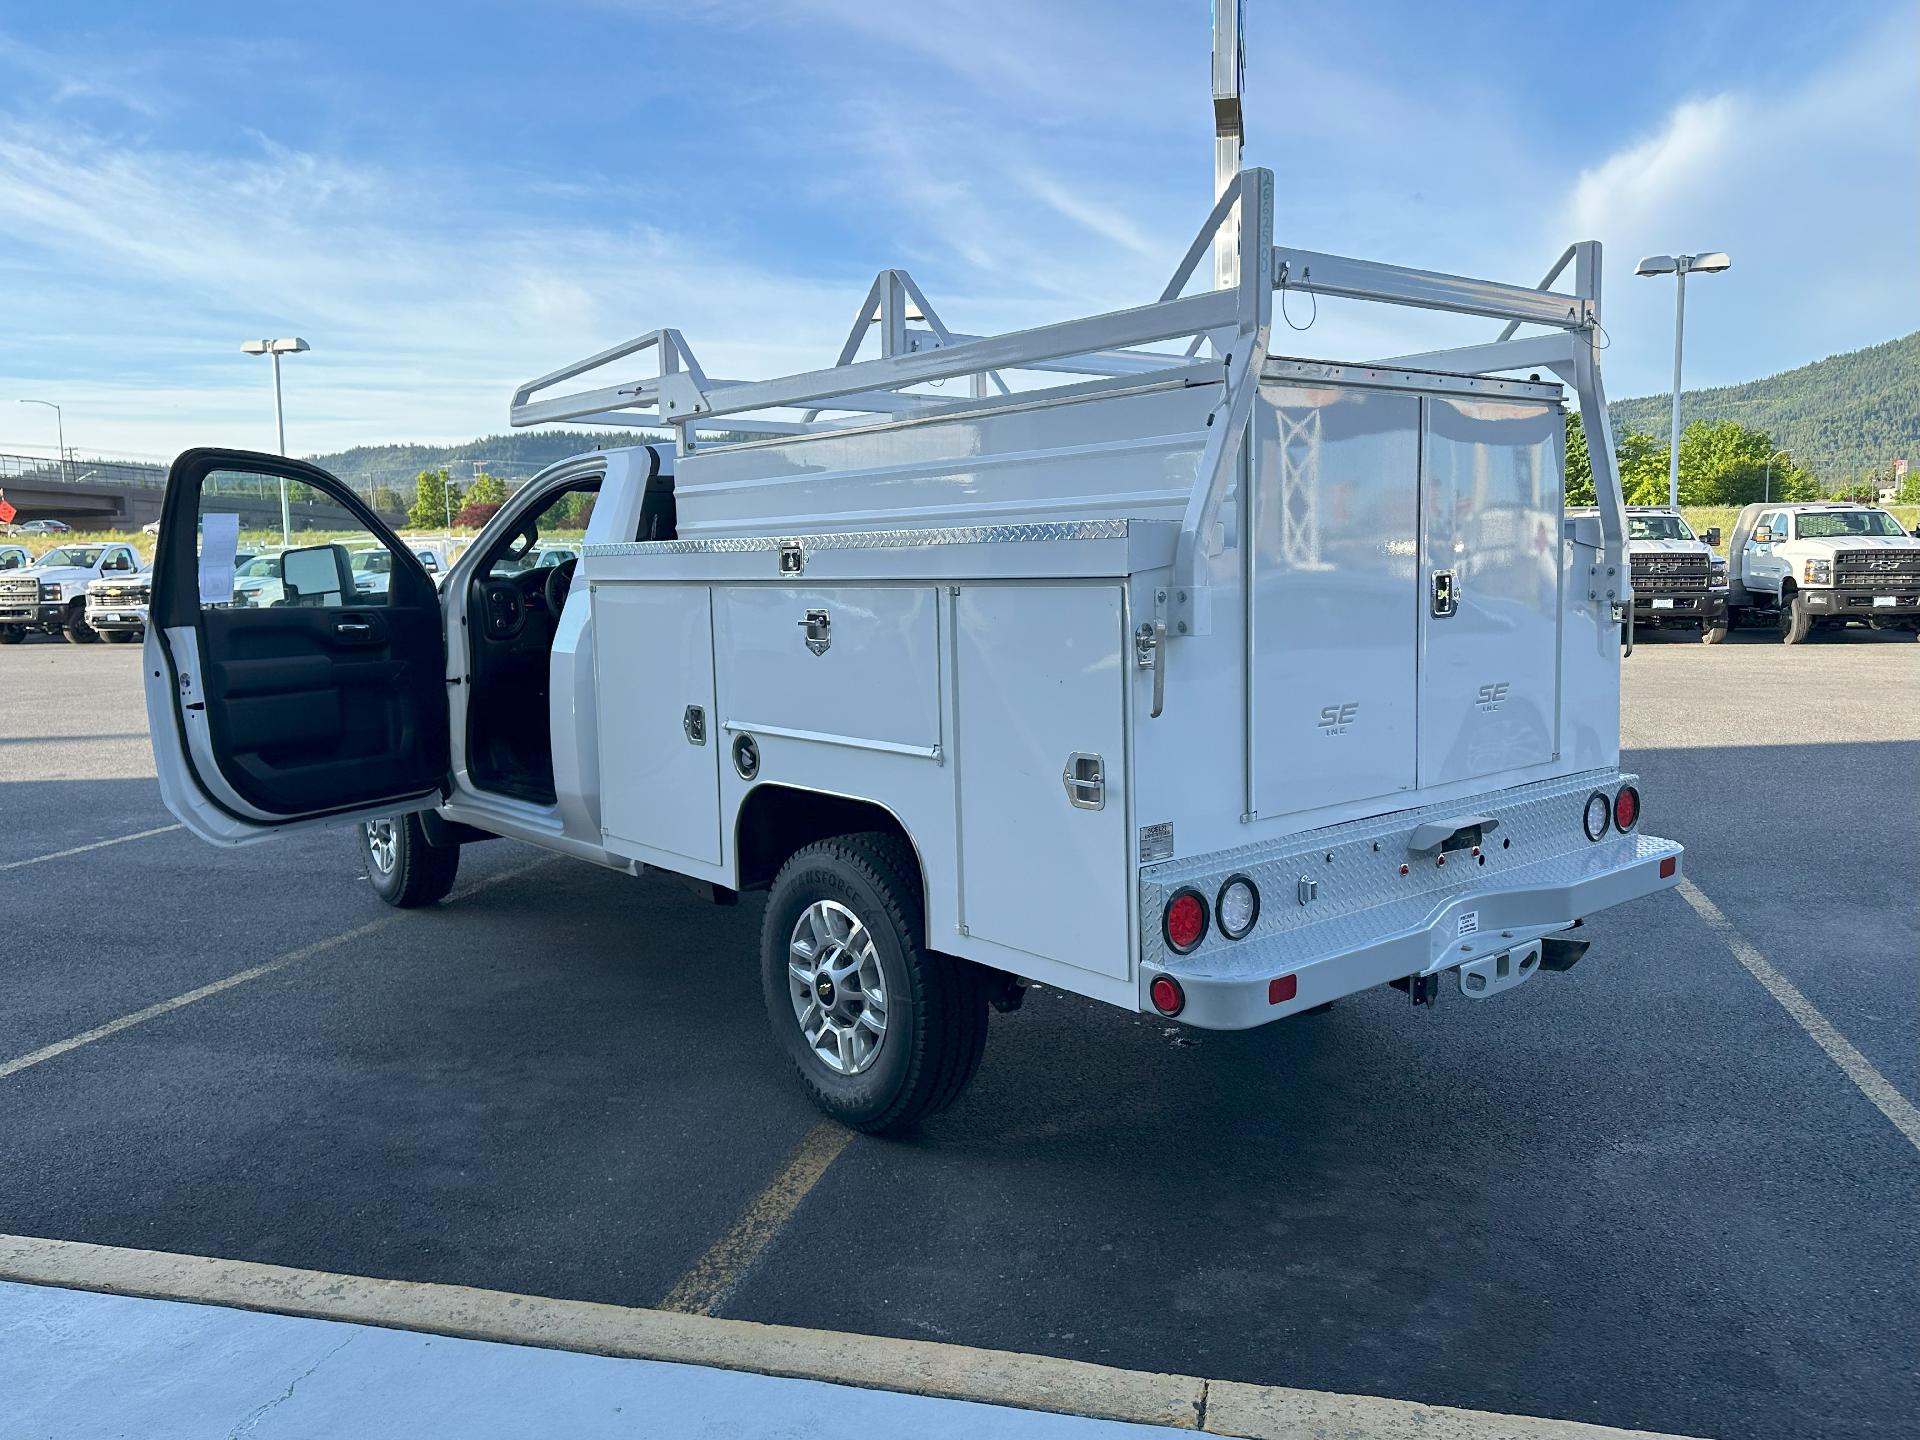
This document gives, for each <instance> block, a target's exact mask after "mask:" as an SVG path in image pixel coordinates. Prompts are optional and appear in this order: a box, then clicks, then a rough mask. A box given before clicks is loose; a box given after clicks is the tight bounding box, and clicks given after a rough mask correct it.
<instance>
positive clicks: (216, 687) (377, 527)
mask: <svg viewBox="0 0 1920 1440" xmlns="http://www.w3.org/2000/svg"><path fill="white" fill-rule="evenodd" d="M160 533H161V539H160V544H159V547H158V553H157V554H156V557H155V564H154V582H153V613H154V614H155V615H156V616H157V617H158V622H157V624H156V625H155V626H154V627H153V630H154V634H155V647H154V648H156V649H157V650H158V651H159V653H160V657H161V658H162V659H163V660H164V661H165V662H166V663H165V664H164V665H161V666H149V667H148V669H149V674H148V677H147V684H148V687H149V691H150V694H149V713H150V715H156V716H164V717H168V723H167V724H166V726H165V727H164V728H165V731H166V733H164V734H163V733H162V730H161V729H160V728H156V730H155V733H154V747H155V757H156V761H157V762H158V763H159V764H161V765H162V766H163V767H173V768H176V769H183V770H184V771H185V772H190V773H183V774H181V775H178V776H175V777H173V778H174V779H176V780H179V781H188V782H190V783H186V784H178V783H176V784H172V785H167V784H164V783H163V788H165V789H167V791H168V794H169V801H168V803H169V805H170V806H171V807H173V808H174V809H175V813H176V814H180V815H181V818H182V819H183V820H187V821H188V823H189V825H190V826H191V827H192V828H194V829H195V830H196V831H197V832H199V833H202V834H204V835H206V837H207V838H210V839H218V840H221V841H228V842H230V841H233V840H236V839H244V838H248V836H247V833H246V832H247V831H249V830H258V831H260V832H262V833H265V832H270V831H279V830H284V829H287V828H292V827H290V826H289V825H288V823H287V822H289V821H306V820H313V821H320V820H324V819H337V818H340V817H342V816H343V815H347V814H350V813H359V812H360V811H362V810H364V809H367V808H368V807H373V806H382V807H386V808H387V809H388V810H389V811H391V810H400V809H408V808H413V809H418V808H421V805H422V802H423V801H424V802H425V803H431V802H432V801H433V800H434V799H435V798H437V792H438V790H439V788H440V786H441V784H442V783H443V781H444V780H445V777H446V773H447V707H446V693H445V691H446V681H445V652H444V648H443V630H442V624H441V611H440V602H439V596H438V593H437V592H436V591H435V589H434V586H433V582H432V580H431V579H430V578H429V577H428V576H427V573H426V571H425V570H424V569H423V568H422V567H421V566H420V563H419V561H418V560H416V559H415V558H414V557H413V556H412V554H410V553H409V552H408V551H407V550H406V548H405V547H404V546H402V545H401V544H400V543H399V541H398V540H397V539H395V538H394V536H393V535H392V533H391V532H390V531H388V530H387V529H386V527H385V526H383V525H382V524H381V523H380V521H379V520H378V519H377V518H376V517H375V516H374V515H373V514H372V513H371V512H370V511H368V510H366V508H365V507H364V506H362V505H361V504H360V502H359V501H358V500H357V499H356V498H355V497H354V496H353V494H352V492H351V491H350V490H349V489H348V488H347V487H346V486H344V485H342V484H341V483H340V482H339V481H337V480H335V479H333V477H331V476H329V475H327V474H326V473H325V472H324V471H321V470H317V469H315V468H314V467H312V466H309V465H302V464H300V463H299V462H297V461H289V460H285V459H283V458H281V457H279V456H265V455H255V454H250V453H247V452H241V451H189V452H188V453H187V454H185V455H183V456H181V458H180V459H179V460H178V461H177V462H175V465H174V468H173V472H172V474H171V475H170V477H169V480H168V488H167V497H166V501H165V508H164V510H163V514H162V525H161V532H160ZM250 542H251V543H250ZM236 552H237V554H236ZM249 555H251V558H248V557H249ZM236 560H237V561H238V563H236ZM155 671H159V672H160V673H157V674H156V673H154V672H155ZM155 687H164V692H165V693H164V694H161V693H154V691H155ZM162 702H164V703H162ZM183 808H184V809H185V810H189V811H193V812H194V815H193V816H192V817H190V816H189V815H188V814H185V813H182V809H183ZM196 820H198V821H200V822H202V823H196ZM203 826H204V828H203ZM209 831H212V832H215V833H208V832H209Z"/></svg>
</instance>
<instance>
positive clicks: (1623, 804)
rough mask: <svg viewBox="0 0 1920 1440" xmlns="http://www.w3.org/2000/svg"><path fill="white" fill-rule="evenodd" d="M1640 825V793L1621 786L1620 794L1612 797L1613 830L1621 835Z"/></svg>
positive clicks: (1629, 787)
mask: <svg viewBox="0 0 1920 1440" xmlns="http://www.w3.org/2000/svg"><path fill="white" fill-rule="evenodd" d="M1639 823H1640V792H1639V791H1638V790H1636V789H1634V788H1633V786H1631V785H1622V786H1621V787H1620V793H1619V794H1618V795H1616V796H1614V797H1613V828H1614V829H1616V830H1618V831H1619V832H1620V833H1621V834H1622V835H1624V834H1626V833H1627V831H1629V830H1631V829H1633V827H1634V826H1635V825H1638V824H1639Z"/></svg>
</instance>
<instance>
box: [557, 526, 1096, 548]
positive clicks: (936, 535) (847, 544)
mask: <svg viewBox="0 0 1920 1440" xmlns="http://www.w3.org/2000/svg"><path fill="white" fill-rule="evenodd" d="M1131 523H1132V522H1130V521H1127V520H1052V521H1038V522H1035V523H1033V524H1028V525H946V526H939V527H934V528H929V529H924V530H834V531H829V532H827V533H825V534H822V535H727V536H721V537H718V538H716V539H712V540H636V541H628V542H625V543H620V544H612V545H589V546H587V547H586V550H585V552H584V553H585V554H586V555H588V556H595V555H749V554H754V553H756V552H759V551H763V550H775V551H777V550H778V549H779V548H780V547H781V546H782V545H784V544H791V543H793V542H795V541H798V542H799V544H800V545H801V547H802V548H804V549H806V550H809V551H814V550H910V549H918V548H921V547H924V546H929V545H1022V544H1031V543H1034V542H1045V541H1054V540H1124V539H1126V538H1127V527H1128V525H1129V524H1131Z"/></svg>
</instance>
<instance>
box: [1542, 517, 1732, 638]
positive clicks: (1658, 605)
mask: <svg viewBox="0 0 1920 1440" xmlns="http://www.w3.org/2000/svg"><path fill="white" fill-rule="evenodd" d="M1567 513H1568V514H1569V515H1592V514H1594V513H1595V512H1594V510H1593V509H1591V508H1587V509H1574V510H1569V511H1568V512H1567ZM1719 543H1720V532H1719V530H1718V529H1710V530H1708V531H1707V533H1706V535H1705V536H1704V537H1702V536H1699V535H1695V534H1694V533H1693V527H1692V526H1691V525H1689V524H1688V523H1687V520H1686V517H1685V516H1684V515H1682V514H1681V513H1680V512H1679V511H1678V510H1675V509H1673V508H1671V507H1669V506H1665V505H1629V506H1628V507H1627V558H1628V562H1629V565H1630V567H1631V574H1632V578H1633V623H1634V626H1635V627H1636V628H1637V629H1647V630H1662V629H1669V628H1671V629H1686V630H1695V631H1698V632H1699V635H1700V639H1701V641H1702V642H1703V643H1705V644H1708V645H1718V644H1719V643H1720V642H1721V641H1722V640H1725V639H1726V638H1727V571H1726V567H1725V566H1724V564H1722V563H1721V562H1720V560H1719V558H1718V557H1717V556H1716V555H1715V554H1714V550H1713V547H1714V546H1716V545H1718V544H1719Z"/></svg>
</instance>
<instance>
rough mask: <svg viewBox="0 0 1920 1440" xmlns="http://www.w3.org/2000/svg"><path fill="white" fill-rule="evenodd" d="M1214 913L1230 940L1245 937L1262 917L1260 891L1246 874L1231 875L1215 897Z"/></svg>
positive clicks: (1221, 931) (1222, 930)
mask: <svg viewBox="0 0 1920 1440" xmlns="http://www.w3.org/2000/svg"><path fill="white" fill-rule="evenodd" d="M1213 913H1214V915H1215V916H1217V917H1218V918H1219V921H1220V933H1221V934H1222V935H1224V936H1226V937H1227V938H1228V939H1229V940H1241V939H1244V938H1246V934H1247V932H1248V931H1249V930H1251V929H1253V922H1254V921H1256V920H1258V919H1259V918H1260V891H1259V890H1258V889H1257V888H1255V886H1254V883H1253V881H1251V880H1249V879H1248V878H1247V877H1246V876H1245V875H1232V876H1229V877H1228V878H1227V882H1226V883H1225V884H1224V885H1222V886H1221V887H1220V893H1219V894H1218V895H1217V896H1215V897H1214V902H1213Z"/></svg>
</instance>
